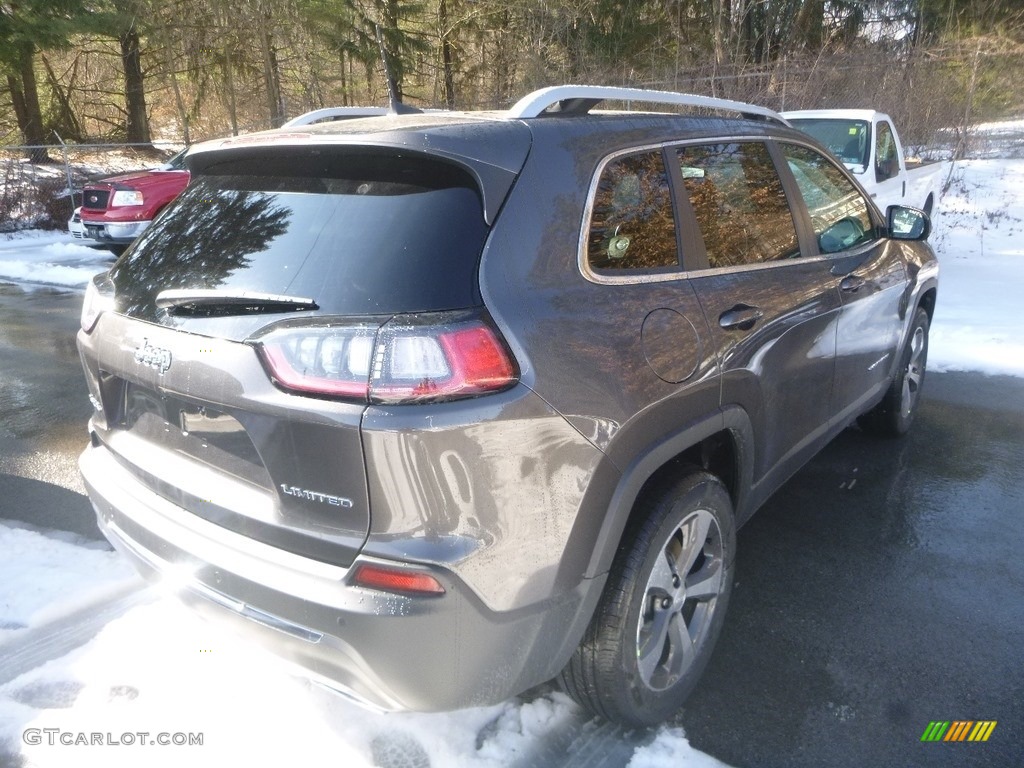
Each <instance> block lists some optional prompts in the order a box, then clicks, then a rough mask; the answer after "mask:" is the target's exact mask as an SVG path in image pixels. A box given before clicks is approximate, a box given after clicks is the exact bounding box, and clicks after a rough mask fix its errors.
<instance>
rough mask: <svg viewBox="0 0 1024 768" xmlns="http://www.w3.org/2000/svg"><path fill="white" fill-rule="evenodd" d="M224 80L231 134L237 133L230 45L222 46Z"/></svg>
mask: <svg viewBox="0 0 1024 768" xmlns="http://www.w3.org/2000/svg"><path fill="white" fill-rule="evenodd" d="M224 80H225V84H226V85H227V89H228V119H230V120H231V135H232V136H237V135H238V97H237V96H236V94H235V63H234V61H233V60H232V58H231V46H230V45H225V46H224Z"/></svg>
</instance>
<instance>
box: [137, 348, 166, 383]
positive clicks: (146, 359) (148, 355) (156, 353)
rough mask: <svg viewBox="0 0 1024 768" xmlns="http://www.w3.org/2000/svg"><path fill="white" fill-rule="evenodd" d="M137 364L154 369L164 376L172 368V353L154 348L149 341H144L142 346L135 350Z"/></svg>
mask: <svg viewBox="0 0 1024 768" xmlns="http://www.w3.org/2000/svg"><path fill="white" fill-rule="evenodd" d="M135 362H136V363H139V365H145V366H147V367H149V368H153V369H155V370H156V372H157V373H159V374H160V375H163V374H165V373H167V369H168V368H170V367H171V351H170V350H169V349H163V348H162V347H154V346H153V345H152V344H150V343H149V339H143V340H142V345H141V346H140V347H139V348H138V349H136V350H135Z"/></svg>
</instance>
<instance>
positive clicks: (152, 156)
mask: <svg viewBox="0 0 1024 768" xmlns="http://www.w3.org/2000/svg"><path fill="white" fill-rule="evenodd" d="M181 148H182V145H181V144H169V143H162V142H155V143H153V144H52V145H16V146H0V232H14V231H18V230H22V229H33V228H36V229H63V228H65V227H66V226H67V222H68V219H69V218H70V217H71V214H72V213H73V212H74V209H75V207H76V206H78V205H80V204H81V193H82V188H83V187H84V186H85V185H86V184H87V183H89V182H92V181H96V180H97V179H102V178H105V177H108V176H113V175H119V174H122V173H129V172H131V171H135V170H142V169H145V168H152V167H154V166H157V165H160V164H161V163H162V162H164V161H165V160H166V159H167V158H168V157H170V156H171V155H172V154H174V152H176V151H178V150H180V149H181Z"/></svg>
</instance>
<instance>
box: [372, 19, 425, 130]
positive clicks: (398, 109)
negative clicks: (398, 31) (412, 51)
mask: <svg viewBox="0 0 1024 768" xmlns="http://www.w3.org/2000/svg"><path fill="white" fill-rule="evenodd" d="M373 27H374V29H375V30H376V32H377V49H378V50H379V51H380V61H381V63H382V64H383V65H384V80H385V81H386V82H387V84H388V103H389V105H390V109H391V112H392V114H395V115H409V114H413V113H416V112H422V111H423V110H420V109H416V107H410V106H407V105H405V104H403V103H402V99H401V97H400V96H399V95H398V86H397V84H396V83H395V78H394V76H393V75H392V74H391V67H390V65H389V64H388V54H387V49H385V48H384V35H383V33H382V32H381V31H380V24H374V25H373Z"/></svg>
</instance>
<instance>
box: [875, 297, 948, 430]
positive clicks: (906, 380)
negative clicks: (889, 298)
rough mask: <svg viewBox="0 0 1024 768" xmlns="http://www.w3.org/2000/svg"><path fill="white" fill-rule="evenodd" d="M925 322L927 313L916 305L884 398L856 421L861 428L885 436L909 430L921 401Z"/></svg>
mask: <svg viewBox="0 0 1024 768" xmlns="http://www.w3.org/2000/svg"><path fill="white" fill-rule="evenodd" d="M929 324H930V323H929V319H928V313H927V312H925V311H924V310H923V309H920V308H919V309H918V310H917V312H916V313H915V314H914V322H913V325H911V326H910V335H909V336H908V337H907V342H906V345H905V346H904V349H903V356H902V358H901V359H900V366H899V368H898V369H897V370H896V376H895V377H894V378H893V380H892V383H891V384H890V385H889V389H888V390H887V391H886V393H885V397H883V398H882V402H880V403H879V404H878V405H876V406H875V407H874V408H873V409H872V410H870V411H868V412H867V413H865V414H864V415H863V416H861V417H860V418H859V419H858V420H857V423H858V424H860V426H861V428H862V429H864V430H865V431H867V432H871V433H874V434H876V435H882V436H885V437H900V436H902V435H905V434H906V433H907V432H908V431H909V430H910V425H911V424H912V423H913V422H914V416H915V415H916V414H917V407H918V404H919V403H920V400H921V387H922V385H923V384H924V374H925V367H926V365H927V363H928V327H929Z"/></svg>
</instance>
